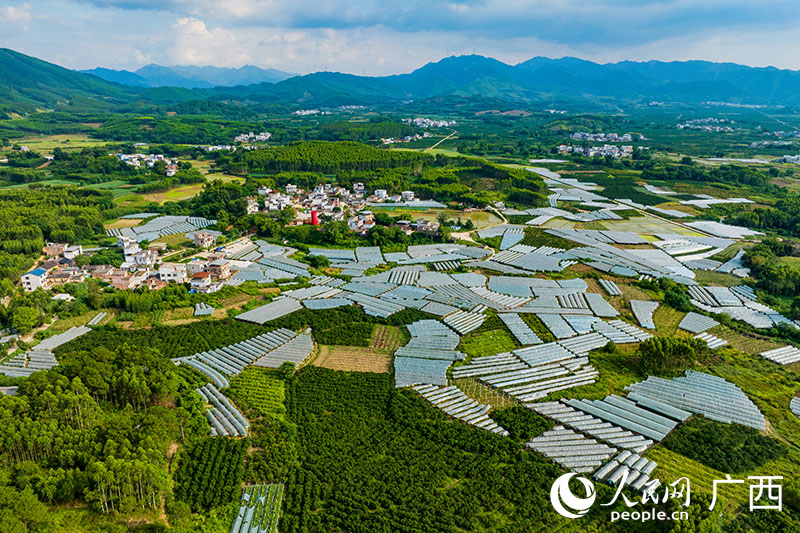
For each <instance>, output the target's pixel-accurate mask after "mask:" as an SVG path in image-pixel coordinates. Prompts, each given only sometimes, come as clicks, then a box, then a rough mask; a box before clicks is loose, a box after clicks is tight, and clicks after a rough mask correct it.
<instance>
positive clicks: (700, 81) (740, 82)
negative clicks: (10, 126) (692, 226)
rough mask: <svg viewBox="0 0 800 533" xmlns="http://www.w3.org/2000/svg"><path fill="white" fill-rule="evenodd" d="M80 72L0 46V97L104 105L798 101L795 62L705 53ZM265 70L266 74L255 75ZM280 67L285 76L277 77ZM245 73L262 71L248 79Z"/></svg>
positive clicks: (6, 103) (11, 101)
mask: <svg viewBox="0 0 800 533" xmlns="http://www.w3.org/2000/svg"><path fill="white" fill-rule="evenodd" d="M89 72H90V73H89V74H87V73H82V72H76V71H71V70H68V69H65V68H62V67H59V66H57V65H54V64H52V63H47V62H45V61H42V60H39V59H36V58H33V57H30V56H26V55H24V54H20V53H18V52H14V51H12V50H8V49H0V106H2V107H5V108H6V109H14V106H19V105H28V106H32V105H33V106H38V107H39V108H42V107H44V108H52V107H53V106H54V105H55V104H57V103H65V102H70V103H71V104H73V105H75V102H76V101H77V102H81V103H83V104H84V105H88V104H91V103H92V102H94V103H97V104H98V105H104V106H109V105H115V104H118V103H124V104H130V103H131V102H139V103H142V102H144V103H147V102H150V103H161V104H168V103H171V102H179V101H185V100H193V99H207V100H214V101H224V102H234V103H238V104H243V105H257V104H261V103H275V102H279V103H284V104H289V105H295V106H302V107H309V106H336V105H347V104H364V105H397V104H402V103H407V102H409V101H420V100H424V99H430V98H440V97H464V98H474V99H479V98H485V99H494V100H496V101H503V102H508V103H510V104H520V105H533V104H543V103H546V104H549V105H551V104H559V103H570V104H575V106H578V107H579V106H580V105H583V104H586V103H593V104H597V103H602V104H604V105H609V106H617V105H624V104H629V103H647V102H650V101H653V100H659V101H666V102H686V103H699V102H705V101H723V102H731V103H744V104H770V105H785V106H800V72H798V71H793V70H781V69H777V68H774V67H766V68H756V67H748V66H744V65H737V64H733V63H713V62H708V61H675V62H662V61H648V62H633V61H623V62H619V63H608V64H598V63H593V62H591V61H586V60H582V59H576V58H571V57H564V58H560V59H549V58H544V57H535V58H533V59H530V60H528V61H525V62H522V63H519V64H516V65H509V64H506V63H503V62H501V61H498V60H496V59H492V58H488V57H483V56H478V55H468V56H458V57H455V56H454V57H447V58H444V59H442V60H441V61H438V62H435V63H428V64H426V65H424V66H423V67H421V68H419V69H416V70H414V71H413V72H410V73H408V74H399V75H393V76H383V77H370V76H356V75H352V74H342V73H338V72H316V73H313V74H307V75H303V76H291V75H289V74H287V73H283V72H279V71H269V70H263V69H258V68H257V67H242V68H240V69H222V68H217V67H159V66H157V65H149V66H147V67H143V68H142V69H139V70H138V71H136V72H127V71H112V70H107V69H94V70H92V71H89ZM268 76H273V80H272V81H268V80H266V81H265V80H263V79H262V78H264V77H268ZM281 76H290V77H288V78H284V79H280V80H278V79H277V78H280V77H281ZM259 77H261V78H259ZM276 77H277V78H276ZM253 79H262V81H259V82H258V83H255V84H251V83H249V82H250V81H252V80H253ZM142 80H144V81H142ZM201 83H202V84H205V85H200V84H201ZM189 86H193V87H192V88H189Z"/></svg>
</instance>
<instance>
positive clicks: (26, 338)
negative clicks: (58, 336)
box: [8, 315, 58, 354]
mask: <svg viewBox="0 0 800 533" xmlns="http://www.w3.org/2000/svg"><path fill="white" fill-rule="evenodd" d="M56 320H58V315H55V316H54V317H53V318H52V319H50V322H48V323H47V324H42V325H41V326H39V327H38V328H36V329H34V330H33V331H31V332H30V333H28V334H27V335H25V336H24V337H20V338H19V341H22V342H24V343H27V344H30V343H32V342H33V341H34V339H33V335H34V334H35V333H36V332H37V331H44V330H46V329H47V328H49V327H50V326H52V325H53V324H55V322H56ZM19 341H17V342H19ZM16 349H17V347H16V346H12V347H11V348H9V349H8V353H9V354H10V353H11V352H13V351H14V350H16Z"/></svg>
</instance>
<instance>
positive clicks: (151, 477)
mask: <svg viewBox="0 0 800 533" xmlns="http://www.w3.org/2000/svg"><path fill="white" fill-rule="evenodd" d="M61 363H62V364H61V366H60V367H59V368H58V369H57V370H56V371H42V372H37V373H36V374H34V375H33V376H32V377H30V378H28V379H27V380H25V381H24V382H23V383H22V384H21V385H20V387H19V392H18V394H17V396H0V420H2V423H3V427H4V428H5V429H4V431H3V432H1V433H0V454H2V461H3V463H4V465H6V468H7V470H6V472H7V473H8V476H9V477H8V482H9V483H10V484H11V485H12V486H14V487H15V488H16V489H17V490H21V491H24V490H32V491H33V493H34V494H35V495H36V497H37V498H38V499H39V500H40V501H43V502H47V503H70V502H74V501H85V502H86V503H88V504H90V505H91V506H92V508H93V509H95V510H96V511H97V512H100V513H105V514H109V513H118V512H120V513H130V512H134V511H136V510H146V509H155V508H158V507H159V506H160V505H161V504H162V502H163V499H164V498H165V496H166V495H167V494H168V493H169V492H170V487H171V481H170V475H169V472H168V461H169V457H168V450H169V447H170V443H173V442H182V443H189V442H191V441H192V440H193V439H196V438H197V437H198V436H201V435H205V434H207V432H208V423H207V422H206V420H205V417H204V416H203V415H202V412H201V410H200V409H201V407H200V404H199V402H198V401H197V397H196V395H195V393H194V392H191V391H190V390H189V388H188V387H187V384H186V382H185V381H184V380H183V378H181V376H180V375H179V374H178V372H177V370H176V367H175V365H173V364H172V363H171V362H170V361H169V360H168V359H166V358H165V357H163V356H162V355H161V354H160V353H159V352H157V351H155V350H151V349H149V348H146V347H141V346H133V345H126V344H123V345H121V346H119V347H117V348H116V349H113V350H110V349H107V348H95V349H93V350H91V351H76V352H70V353H68V354H64V356H63V357H62V360H61Z"/></svg>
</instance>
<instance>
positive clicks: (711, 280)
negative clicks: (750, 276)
mask: <svg viewBox="0 0 800 533" xmlns="http://www.w3.org/2000/svg"><path fill="white" fill-rule="evenodd" d="M695 281H697V282H698V283H699V284H701V285H722V286H723V287H735V286H737V285H741V284H742V278H740V277H738V276H734V275H733V274H726V273H725V272H711V271H708V270H698V271H696V272H695Z"/></svg>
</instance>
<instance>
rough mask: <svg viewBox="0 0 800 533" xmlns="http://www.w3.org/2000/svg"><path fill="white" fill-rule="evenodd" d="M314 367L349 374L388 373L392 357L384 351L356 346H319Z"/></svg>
mask: <svg viewBox="0 0 800 533" xmlns="http://www.w3.org/2000/svg"><path fill="white" fill-rule="evenodd" d="M313 365H314V366H321V367H324V368H330V369H331V370H344V371H349V372H375V373H377V374H383V373H386V372H389V369H390V368H391V366H392V356H391V355H390V354H389V353H388V352H386V351H385V350H378V349H375V348H362V347H357V346H320V347H319V355H317V358H316V359H314V362H313Z"/></svg>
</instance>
